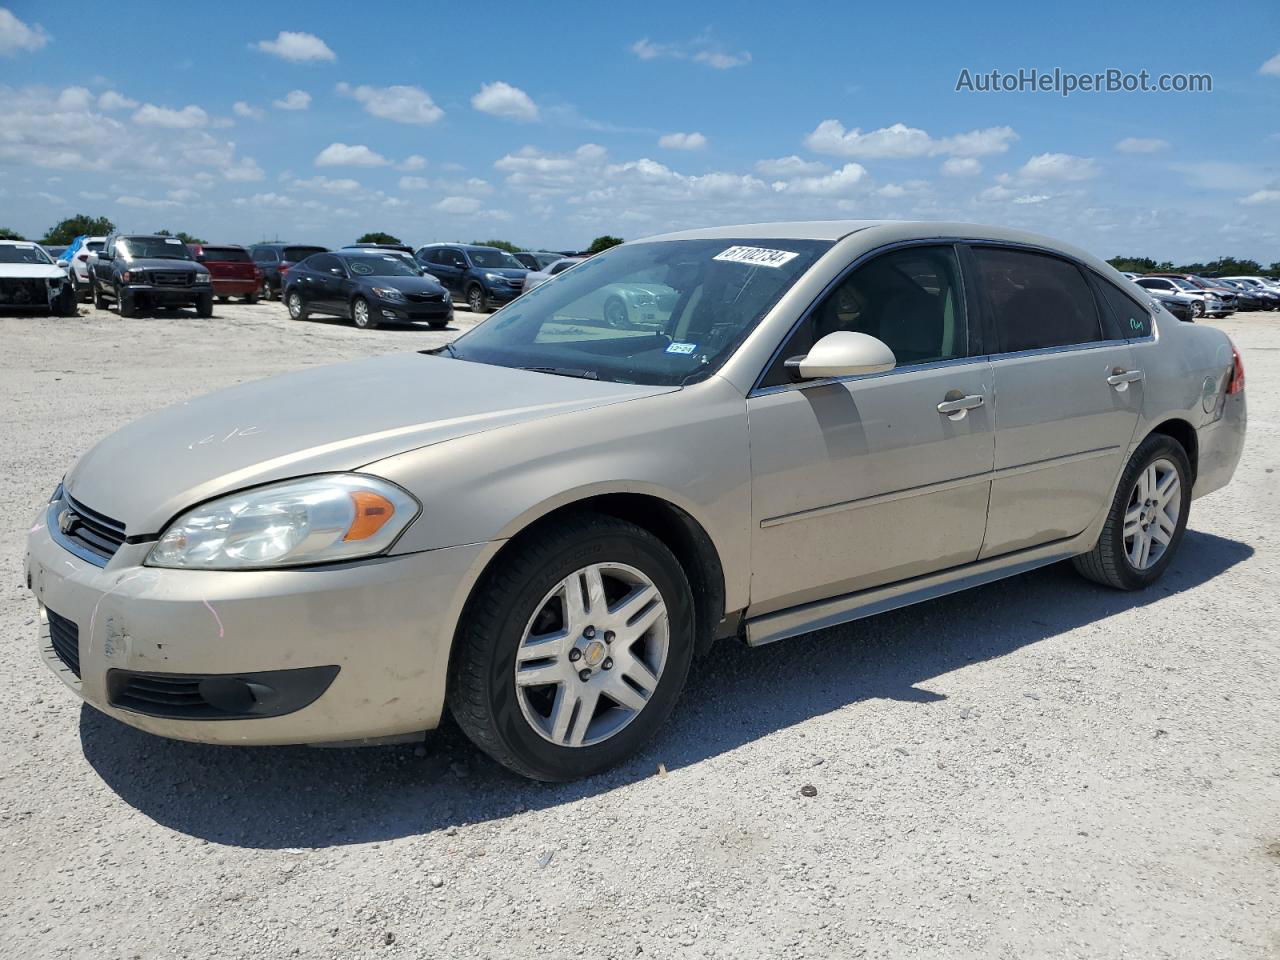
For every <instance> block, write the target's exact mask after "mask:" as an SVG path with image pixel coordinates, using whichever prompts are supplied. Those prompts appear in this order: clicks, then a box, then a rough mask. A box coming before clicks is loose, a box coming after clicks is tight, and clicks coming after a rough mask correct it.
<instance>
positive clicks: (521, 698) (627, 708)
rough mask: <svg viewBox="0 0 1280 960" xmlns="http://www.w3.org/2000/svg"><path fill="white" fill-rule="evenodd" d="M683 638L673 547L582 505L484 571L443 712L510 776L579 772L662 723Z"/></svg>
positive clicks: (683, 657)
mask: <svg viewBox="0 0 1280 960" xmlns="http://www.w3.org/2000/svg"><path fill="white" fill-rule="evenodd" d="M693 639H694V621H693V600H692V596H691V593H690V590H689V583H688V580H687V579H686V578H685V575H684V571H683V570H682V569H681V567H680V564H679V563H678V562H677V561H676V558H675V557H674V556H673V555H672V553H671V551H670V550H668V549H667V547H666V546H665V545H664V544H663V543H662V542H661V541H660V540H658V539H657V538H656V537H655V536H653V535H652V534H651V533H649V532H648V531H647V530H644V529H642V528H640V527H637V526H635V525H634V524H631V523H627V522H625V521H622V520H617V519H615V518H613V517H603V516H592V515H584V516H582V517H579V518H577V519H571V520H568V521H564V522H560V523H557V524H556V525H555V526H554V527H548V528H547V529H545V530H544V531H543V532H542V534H540V535H538V536H537V537H536V538H535V537H530V538H528V539H526V540H524V541H523V542H519V543H516V544H513V545H512V547H511V548H510V552H509V553H507V554H506V555H504V556H503V557H500V558H499V560H498V561H497V564H496V566H495V567H494V568H493V569H492V570H490V571H489V572H487V573H486V575H485V578H484V580H483V581H482V582H481V585H480V586H479V587H478V588H477V592H476V595H475V596H474V597H473V598H472V601H471V603H470V604H469V605H468V608H467V613H466V614H465V615H464V617H463V620H462V622H461V624H460V625H459V629H458V636H457V640H456V642H455V647H454V658H453V666H452V672H451V677H450V689H449V705H450V709H451V711H452V712H453V715H454V717H455V718H456V719H457V721H458V724H459V726H461V727H462V729H463V730H464V731H465V732H466V734H467V735H468V736H469V737H470V738H471V739H472V740H473V741H474V742H475V743H476V744H477V745H478V746H479V747H480V748H481V749H482V750H484V751H485V752H486V753H488V754H489V755H490V756H491V757H493V758H494V759H495V760H497V761H498V762H499V763H501V764H503V765H505V766H507V767H510V768H511V769H512V770H514V771H516V772H517V773H520V774H523V775H524V776H527V777H533V778H534V779H537V780H573V779H576V778H578V777H585V776H589V775H591V774H593V773H598V772H599V771H601V770H604V769H606V768H607V767H611V766H613V765H614V764H616V763H619V762H620V761H622V760H625V759H627V758H628V757H630V756H631V755H632V754H634V753H635V752H636V751H637V750H639V749H640V747H641V746H643V744H644V743H645V742H646V741H648V740H649V738H650V737H652V736H653V734H654V733H655V732H656V731H657V730H658V728H659V727H660V726H661V725H662V724H663V722H664V721H665V720H666V719H667V717H668V716H669V715H670V713H671V710H672V708H673V707H674V706H675V702H676V700H677V699H678V698H679V696H680V691H681V689H682V688H683V687H684V682H685V678H686V677H687V676H688V672H689V664H690V661H691V660H692V656H693V646H694V644H693Z"/></svg>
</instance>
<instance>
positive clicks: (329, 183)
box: [290, 177, 360, 193]
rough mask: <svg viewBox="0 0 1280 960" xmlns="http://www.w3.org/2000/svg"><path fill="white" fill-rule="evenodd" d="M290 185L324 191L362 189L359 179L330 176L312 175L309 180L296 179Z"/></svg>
mask: <svg viewBox="0 0 1280 960" xmlns="http://www.w3.org/2000/svg"><path fill="white" fill-rule="evenodd" d="M290 185H291V186H294V187H297V188H299V189H302V190H318V191H320V192H322V193H354V192H355V191H357V190H359V189H360V182H359V181H358V180H351V179H348V178H342V179H338V180H331V179H329V178H328V177H311V178H310V179H308V180H294V181H292V183H291V184H290Z"/></svg>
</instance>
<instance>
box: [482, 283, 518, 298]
mask: <svg viewBox="0 0 1280 960" xmlns="http://www.w3.org/2000/svg"><path fill="white" fill-rule="evenodd" d="M484 289H485V293H486V295H487V296H488V298H489V300H490V301H491V302H493V303H510V302H511V301H512V300H514V299H515V298H516V297H518V296H520V294H522V293H524V290H523V288H522V287H508V286H501V287H500V286H497V285H496V284H493V285H489V286H486V287H485V288H484Z"/></svg>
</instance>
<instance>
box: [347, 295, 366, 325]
mask: <svg viewBox="0 0 1280 960" xmlns="http://www.w3.org/2000/svg"><path fill="white" fill-rule="evenodd" d="M351 319H352V320H354V321H355V324H356V326H357V327H367V326H368V325H369V305H368V304H367V303H365V302H364V301H363V300H357V301H356V302H355V303H354V304H352V305H351Z"/></svg>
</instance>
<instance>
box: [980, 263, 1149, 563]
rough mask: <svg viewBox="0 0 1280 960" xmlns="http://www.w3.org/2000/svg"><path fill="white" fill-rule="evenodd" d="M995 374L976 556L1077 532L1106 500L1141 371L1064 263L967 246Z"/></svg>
mask: <svg viewBox="0 0 1280 960" xmlns="http://www.w3.org/2000/svg"><path fill="white" fill-rule="evenodd" d="M972 251H973V262H974V265H975V275H976V281H977V285H978V287H979V290H980V293H981V294H982V296H983V299H984V303H985V305H986V312H987V316H988V320H989V334H990V338H991V339H993V340H994V343H995V347H994V349H993V351H992V357H991V366H992V369H993V370H994V374H995V395H996V398H997V400H996V411H995V426H996V457H995V472H994V475H993V477H992V484H991V508H990V511H989V517H988V522H987V533H986V539H985V541H984V543H983V547H982V557H983V558H986V557H994V556H999V555H1000V554H1004V553H1010V552H1012V551H1014V550H1019V549H1023V548H1027V547H1034V546H1037V545H1040V544H1044V543H1051V542H1053V541H1055V540H1063V539H1066V538H1069V537H1073V536H1075V535H1076V534H1079V533H1081V532H1083V531H1084V530H1085V529H1086V528H1087V527H1088V526H1089V525H1090V523H1091V522H1092V521H1093V520H1094V519H1095V518H1096V517H1097V516H1098V514H1099V512H1100V511H1102V510H1104V509H1105V508H1106V507H1107V505H1108V498H1109V497H1110V496H1111V492H1112V486H1113V484H1114V482H1115V478H1116V476H1117V475H1118V474H1119V472H1120V469H1121V467H1122V466H1123V464H1124V458H1125V456H1126V454H1127V453H1128V447H1129V443H1130V441H1131V440H1132V439H1133V433H1134V430H1135V429H1136V428H1137V423H1138V413H1139V411H1140V410H1141V409H1142V392H1143V382H1142V379H1143V376H1144V374H1143V371H1142V370H1140V369H1138V367H1137V366H1136V365H1135V362H1134V351H1133V349H1132V348H1131V347H1130V345H1129V344H1128V343H1127V342H1126V340H1125V339H1124V338H1123V337H1122V336H1120V335H1117V334H1114V333H1112V332H1111V331H1110V330H1108V329H1106V328H1104V324H1103V322H1102V316H1101V314H1100V313H1099V310H1098V304H1097V302H1096V300H1095V298H1094V295H1093V291H1092V289H1091V288H1090V286H1089V283H1088V281H1087V280H1086V278H1085V276H1084V274H1083V273H1082V272H1081V269H1080V268H1079V267H1078V266H1076V265H1075V264H1073V263H1071V262H1069V261H1067V260H1064V259H1061V258H1059V257H1055V256H1052V255H1050V254H1046V253H1040V252H1036V251H1030V250H1023V249H1010V248H1003V247H997V246H985V245H984V246H974V247H973V248H972Z"/></svg>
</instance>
